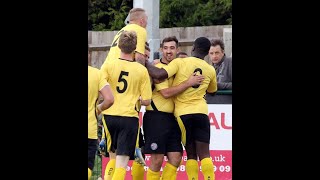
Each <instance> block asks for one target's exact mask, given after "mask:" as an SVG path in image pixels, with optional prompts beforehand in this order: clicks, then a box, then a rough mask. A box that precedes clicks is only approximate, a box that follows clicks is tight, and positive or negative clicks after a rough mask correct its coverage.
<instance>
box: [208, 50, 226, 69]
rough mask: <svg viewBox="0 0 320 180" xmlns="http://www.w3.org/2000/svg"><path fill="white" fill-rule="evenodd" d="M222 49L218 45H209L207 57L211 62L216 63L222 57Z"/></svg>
mask: <svg viewBox="0 0 320 180" xmlns="http://www.w3.org/2000/svg"><path fill="white" fill-rule="evenodd" d="M223 55H224V51H223V50H222V49H221V47H220V46H219V45H217V46H211V47H210V50H209V57H210V59H211V61H212V63H213V64H217V63H219V62H220V61H221V59H222V58H223Z"/></svg>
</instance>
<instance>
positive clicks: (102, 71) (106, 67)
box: [99, 61, 112, 87]
mask: <svg viewBox="0 0 320 180" xmlns="http://www.w3.org/2000/svg"><path fill="white" fill-rule="evenodd" d="M110 66H112V64H111V63H110V62H109V61H108V62H105V63H104V64H103V66H101V68H100V76H101V78H103V79H105V80H106V81H107V82H108V81H109V74H110V73H108V71H109V69H110ZM99 87H100V86H99Z"/></svg>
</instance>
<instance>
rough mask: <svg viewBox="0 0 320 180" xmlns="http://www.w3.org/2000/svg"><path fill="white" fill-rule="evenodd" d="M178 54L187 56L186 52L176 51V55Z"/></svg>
mask: <svg viewBox="0 0 320 180" xmlns="http://www.w3.org/2000/svg"><path fill="white" fill-rule="evenodd" d="M179 55H186V56H188V54H187V53H186V52H182V51H180V52H178V53H177V57H178V56H179Z"/></svg>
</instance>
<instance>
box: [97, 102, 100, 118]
mask: <svg viewBox="0 0 320 180" xmlns="http://www.w3.org/2000/svg"><path fill="white" fill-rule="evenodd" d="M100 109H101V107H99V104H98V106H97V108H96V112H97V115H98V116H99V115H100V114H101V111H100Z"/></svg>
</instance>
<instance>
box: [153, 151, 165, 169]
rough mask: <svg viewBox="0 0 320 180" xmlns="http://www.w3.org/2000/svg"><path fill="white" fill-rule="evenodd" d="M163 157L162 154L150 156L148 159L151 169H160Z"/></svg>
mask: <svg viewBox="0 0 320 180" xmlns="http://www.w3.org/2000/svg"><path fill="white" fill-rule="evenodd" d="M163 157H164V155H162V154H152V155H151V158H150V159H151V164H152V165H153V167H155V168H156V169H160V168H161V166H162V162H163Z"/></svg>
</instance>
